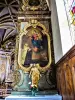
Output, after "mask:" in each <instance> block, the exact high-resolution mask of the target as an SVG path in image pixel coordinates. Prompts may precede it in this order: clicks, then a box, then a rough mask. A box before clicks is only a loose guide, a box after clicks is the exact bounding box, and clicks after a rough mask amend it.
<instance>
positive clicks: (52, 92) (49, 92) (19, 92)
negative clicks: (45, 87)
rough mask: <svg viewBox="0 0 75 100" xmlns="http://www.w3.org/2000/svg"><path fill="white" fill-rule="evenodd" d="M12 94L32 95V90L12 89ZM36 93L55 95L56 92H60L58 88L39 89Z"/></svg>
mask: <svg viewBox="0 0 75 100" xmlns="http://www.w3.org/2000/svg"><path fill="white" fill-rule="evenodd" d="M11 94H12V95H32V92H31V91H12V92H11ZM35 94H36V95H55V94H58V92H57V91H56V90H52V91H37V92H36V93H35Z"/></svg>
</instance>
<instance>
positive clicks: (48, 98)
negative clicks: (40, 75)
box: [5, 94, 62, 100]
mask: <svg viewBox="0 0 75 100" xmlns="http://www.w3.org/2000/svg"><path fill="white" fill-rule="evenodd" d="M5 100H62V96H60V95H58V94H56V95H38V96H25V95H18V96H17V95H11V96H8V97H6V98H5Z"/></svg>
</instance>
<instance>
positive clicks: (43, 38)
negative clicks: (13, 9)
mask: <svg viewBox="0 0 75 100" xmlns="http://www.w3.org/2000/svg"><path fill="white" fill-rule="evenodd" d="M17 15H18V24H17V26H18V35H17V37H16V50H15V68H16V70H15V71H14V82H13V90H14V91H13V92H12V94H16V93H20V92H21V93H22V94H25V93H27V92H29V91H32V92H33V94H34V91H36V92H37V91H49V90H51V89H55V88H56V83H55V75H53V68H54V67H53V64H54V53H53V44H52V31H51V23H50V22H51V21H50V16H51V12H50V11H49V9H48V6H47V3H46V1H45V0H37V1H36V0H22V6H21V8H20V9H19V12H18V14H17ZM54 74H55V73H54Z"/></svg>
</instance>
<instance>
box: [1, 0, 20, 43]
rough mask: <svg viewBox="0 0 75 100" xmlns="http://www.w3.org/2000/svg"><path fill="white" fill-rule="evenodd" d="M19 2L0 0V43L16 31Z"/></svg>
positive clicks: (17, 0)
mask: <svg viewBox="0 0 75 100" xmlns="http://www.w3.org/2000/svg"><path fill="white" fill-rule="evenodd" d="M19 4H20V1H19V0H0V43H1V42H3V41H6V40H7V39H8V38H10V37H12V36H15V35H16V33H17V29H16V22H17V16H16V13H17V11H18V9H19Z"/></svg>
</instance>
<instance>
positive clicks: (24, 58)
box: [18, 25, 51, 68]
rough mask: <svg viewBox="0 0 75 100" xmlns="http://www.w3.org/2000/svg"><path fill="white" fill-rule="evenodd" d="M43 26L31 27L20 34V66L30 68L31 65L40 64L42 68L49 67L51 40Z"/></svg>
mask: <svg viewBox="0 0 75 100" xmlns="http://www.w3.org/2000/svg"><path fill="white" fill-rule="evenodd" d="M48 40H49V37H48V35H46V34H45V33H44V31H43V28H42V27H41V26H38V25H37V26H36V27H34V26H32V25H30V26H29V27H27V28H26V29H25V31H24V32H23V33H21V34H20V43H19V56H18V62H19V65H20V66H22V67H24V68H28V67H30V66H31V65H34V64H39V66H40V67H41V68H43V67H46V66H47V65H49V62H50V60H51V59H50V56H49V52H50V45H49V44H50V40H49V41H48Z"/></svg>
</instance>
